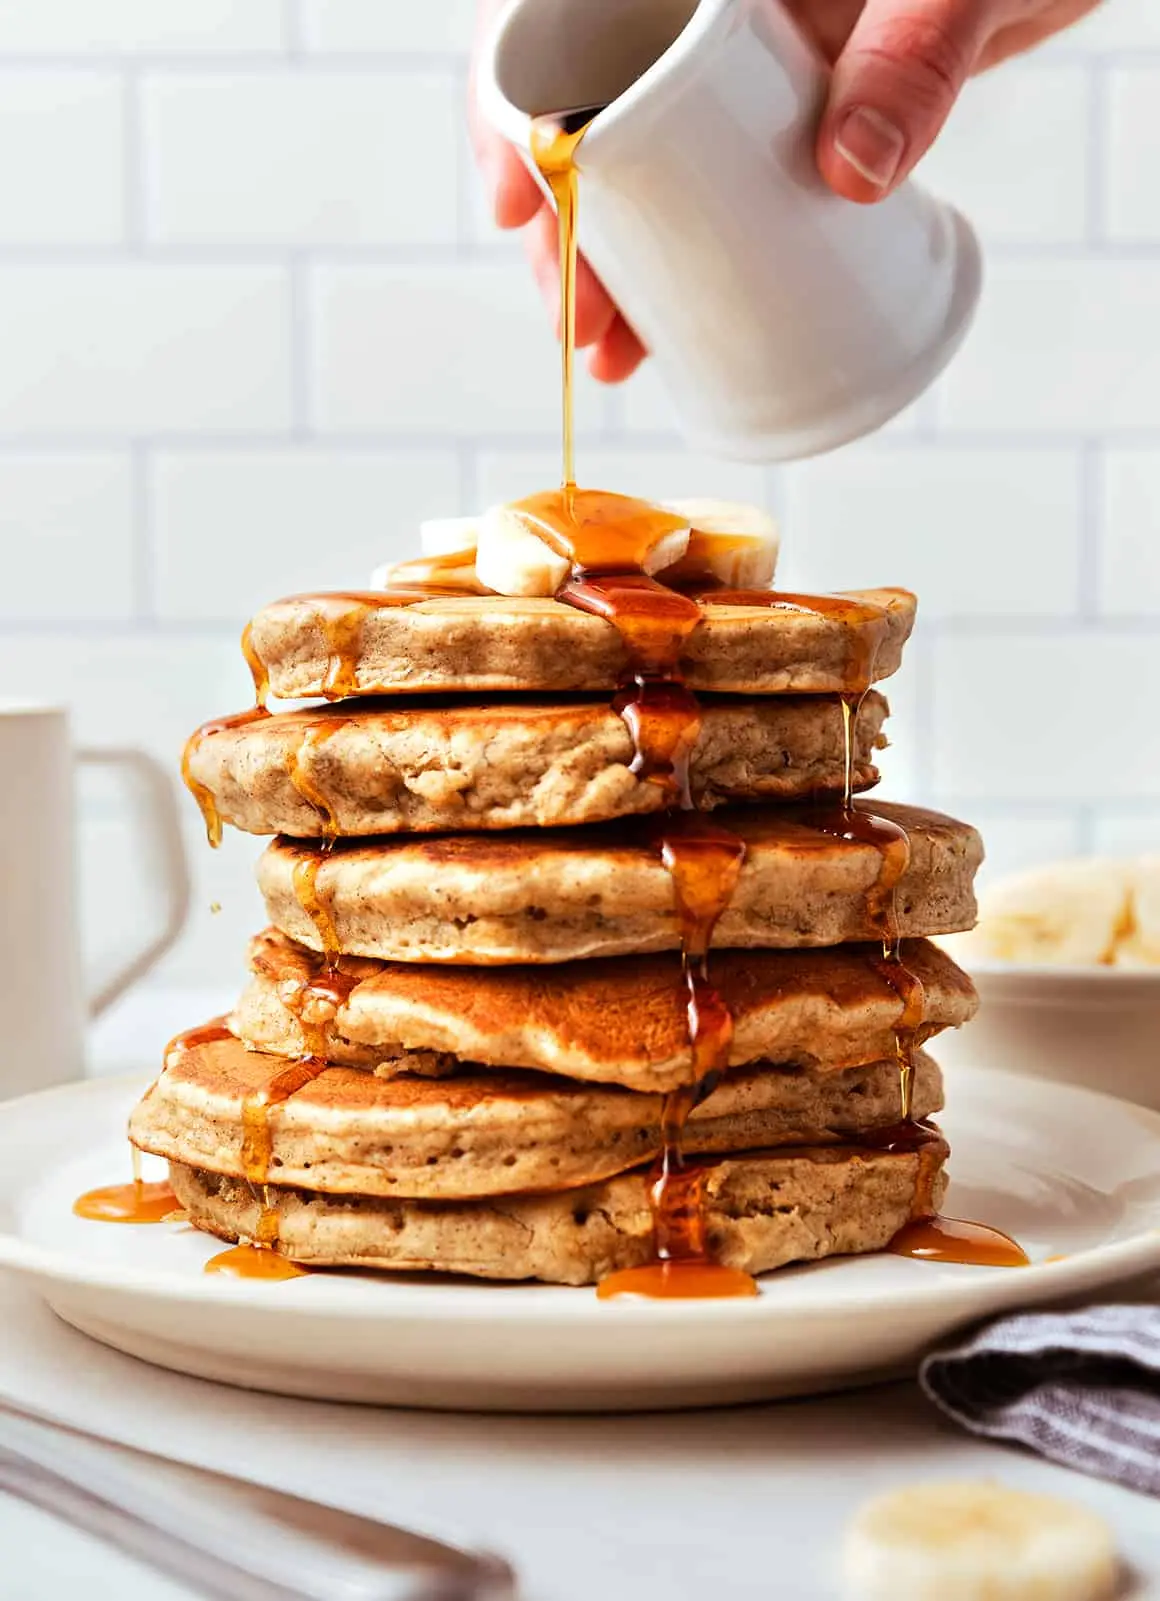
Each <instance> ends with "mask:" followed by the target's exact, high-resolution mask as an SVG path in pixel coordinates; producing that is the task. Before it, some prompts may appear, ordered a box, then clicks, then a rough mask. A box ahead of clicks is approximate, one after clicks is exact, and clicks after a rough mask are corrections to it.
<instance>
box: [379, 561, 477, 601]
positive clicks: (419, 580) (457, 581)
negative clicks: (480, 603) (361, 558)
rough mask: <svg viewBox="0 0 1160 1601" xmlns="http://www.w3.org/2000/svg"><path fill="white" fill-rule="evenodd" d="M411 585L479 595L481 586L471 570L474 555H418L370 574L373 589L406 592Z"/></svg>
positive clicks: (473, 569)
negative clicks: (426, 585)
mask: <svg viewBox="0 0 1160 1601" xmlns="http://www.w3.org/2000/svg"><path fill="white" fill-rule="evenodd" d="M412 584H430V585H432V586H433V587H434V588H437V589H462V590H463V591H464V592H465V593H466V594H470V595H475V594H479V593H480V590H481V585H480V582H479V578H478V575H477V574H476V570H475V555H474V552H473V551H470V550H464V551H455V552H453V553H452V554H451V555H447V556H419V557H416V559H415V560H414V561H394V562H387V563H386V564H385V565H384V566H382V567H376V568H375V570H374V572H373V573H372V574H371V586H372V588H374V589H393V588H400V589H406V588H407V587H408V586H409V585H412Z"/></svg>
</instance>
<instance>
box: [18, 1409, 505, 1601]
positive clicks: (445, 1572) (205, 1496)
mask: <svg viewBox="0 0 1160 1601" xmlns="http://www.w3.org/2000/svg"><path fill="white" fill-rule="evenodd" d="M0 1490H3V1491H5V1492H6V1493H8V1494H9V1495H14V1496H17V1497H19V1498H20V1499H21V1500H22V1501H25V1502H27V1503H29V1504H30V1505H32V1506H36V1507H39V1508H40V1509H41V1510H42V1511H45V1512H49V1513H52V1514H53V1515H54V1516H55V1517H59V1518H62V1519H63V1520H64V1521H65V1522H66V1523H68V1524H70V1525H72V1526H73V1527H74V1528H78V1529H81V1530H83V1531H84V1532H85V1533H87V1534H91V1535H95V1536H96V1537H97V1538H98V1539H100V1540H103V1541H104V1542H105V1543H106V1544H107V1545H111V1546H113V1547H115V1548H116V1549H117V1550H119V1551H122V1552H124V1553H125V1554H126V1555H128V1556H131V1557H134V1558H136V1559H137V1560H139V1561H141V1562H144V1563H145V1564H147V1565H148V1566H149V1567H151V1568H152V1569H154V1570H155V1571H156V1572H160V1573H165V1574H167V1575H168V1576H169V1577H171V1578H174V1579H176V1580H178V1581H179V1582H180V1583H184V1584H187V1585H189V1586H191V1587H194V1588H195V1590H196V1593H197V1594H198V1595H200V1596H204V1597H206V1598H208V1601H514V1597H515V1594H516V1592H515V1582H514V1576H513V1574H512V1572H511V1569H510V1568H509V1567H508V1566H507V1564H506V1563H505V1562H502V1561H501V1560H499V1559H498V1558H496V1557H489V1556H477V1555H474V1554H472V1553H469V1552H466V1551H459V1550H456V1549H455V1548H454V1547H452V1546H447V1545H443V1544H441V1543H440V1542H439V1541H437V1540H429V1539H427V1538H425V1537H424V1536H422V1535H418V1534H412V1533H410V1532H409V1531H408V1530H406V1529H400V1528H396V1527H394V1525H392V1524H389V1523H380V1522H378V1521H377V1520H376V1519H373V1518H365V1517H359V1516H358V1515H356V1514H355V1513H351V1512H342V1511H339V1510H337V1509H336V1508H333V1507H327V1506H322V1505H320V1504H319V1503H318V1502H315V1501H307V1500H304V1499H302V1498H301V1497H299V1496H295V1495H285V1494H283V1493H282V1492H281V1491H278V1490H270V1489H266V1488H264V1487H263V1486H261V1485H257V1484H251V1483H248V1482H247V1481H245V1480H243V1479H235V1478H232V1477H230V1476H229V1475H228V1474H224V1473H214V1472H209V1471H207V1470H205V1469H202V1468H195V1467H189V1466H186V1465H185V1464H182V1463H176V1462H170V1461H168V1460H166V1459H165V1458H163V1457H157V1456H153V1455H152V1454H150V1453H148V1452H145V1451H138V1450H135V1449H133V1448H132V1447H130V1446H125V1445H119V1444H115V1443H113V1442H111V1441H107V1440H102V1439H101V1438H100V1437H99V1436H97V1435H93V1434H87V1433H85V1432H83V1431H82V1430H79V1429H74V1428H71V1427H68V1426H66V1425H64V1424H61V1423H57V1422H56V1421H55V1420H53V1419H51V1418H48V1417H46V1416H44V1415H43V1414H40V1413H36V1412H32V1411H26V1410H25V1409H23V1408H21V1407H16V1406H14V1405H13V1404H12V1403H10V1402H0Z"/></svg>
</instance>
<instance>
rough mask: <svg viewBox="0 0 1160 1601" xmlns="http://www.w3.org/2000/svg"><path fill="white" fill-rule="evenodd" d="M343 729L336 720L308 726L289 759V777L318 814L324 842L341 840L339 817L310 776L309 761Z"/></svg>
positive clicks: (319, 786)
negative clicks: (339, 838)
mask: <svg viewBox="0 0 1160 1601" xmlns="http://www.w3.org/2000/svg"><path fill="white" fill-rule="evenodd" d="M341 727H342V724H341V723H340V722H339V721H338V720H337V719H335V718H330V719H324V720H321V721H319V722H317V723H307V725H306V727H305V729H304V731H303V735H302V738H301V740H300V741H299V742H298V745H297V746H296V747H292V748H291V749H290V751H289V752H288V754H287V757H286V776H287V777H288V778H289V780H290V782H291V784H292V785H293V786H294V790H295V792H296V793H297V794H298V795H300V796H301V797H302V799H303V800H304V801H305V802H306V804H307V805H308V806H309V807H311V808H312V809H313V811H315V812H316V813H317V814H318V821H319V827H320V832H321V834H322V838H323V839H325V840H334V839H337V838H338V818H337V816H336V815H335V812H334V807H333V805H332V804H331V801H330V797H329V796H328V795H327V793H326V791H325V790H324V789H323V788H322V786H321V784H319V782H318V780H317V778H316V777H313V776H312V775H311V771H310V766H311V763H310V758H313V757H314V756H316V755H317V753H318V752H319V751H320V750H321V749H322V747H323V746H324V745H325V744H326V742H327V741H328V740H330V739H333V738H334V735H335V734H336V733H337V732H338V730H339V729H340V728H341Z"/></svg>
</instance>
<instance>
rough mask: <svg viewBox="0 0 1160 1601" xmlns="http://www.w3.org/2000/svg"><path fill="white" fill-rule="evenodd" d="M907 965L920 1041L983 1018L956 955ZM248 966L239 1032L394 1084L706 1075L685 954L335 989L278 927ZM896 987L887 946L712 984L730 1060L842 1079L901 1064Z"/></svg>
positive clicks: (636, 1081) (724, 969)
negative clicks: (847, 1072)
mask: <svg viewBox="0 0 1160 1601" xmlns="http://www.w3.org/2000/svg"><path fill="white" fill-rule="evenodd" d="M901 956H902V961H903V963H904V967H905V971H906V972H907V973H908V974H912V975H913V976H914V977H915V978H917V979H918V980H919V983H920V985H921V989H922V992H923V1003H922V1015H921V1018H920V1019H919V1020H918V1022H917V1026H916V1029H915V1038H916V1041H917V1043H919V1044H921V1043H922V1042H923V1041H924V1040H927V1039H929V1038H931V1037H932V1036H933V1035H935V1034H937V1033H938V1032H939V1031H940V1030H941V1029H944V1028H955V1027H957V1026H958V1025H960V1024H962V1023H965V1022H967V1021H968V1020H969V1019H970V1018H971V1017H972V1016H973V1014H974V1012H975V1009H976V1004H977V1002H976V997H975V991H974V986H973V985H972V984H971V981H970V979H969V978H968V977H967V975H966V974H965V973H963V972H962V971H961V970H960V969H959V968H958V967H956V966H955V964H954V962H953V961H952V960H951V959H950V957H949V956H947V955H946V954H945V953H944V952H942V951H940V950H939V949H938V948H937V947H936V946H934V945H931V944H929V943H928V942H927V941H925V940H908V941H906V943H905V944H904V945H903V947H902V951H901ZM250 967H251V970H252V972H253V975H254V976H253V979H252V981H251V983H250V986H249V988H248V989H247V990H246V992H245V993H244V995H243V996H242V998H241V1000H240V1002H239V1003H238V1005H237V1006H236V1007H235V1009H234V1012H233V1016H232V1018H231V1027H232V1028H233V1030H234V1033H235V1034H237V1035H238V1037H239V1038H240V1039H242V1040H243V1041H245V1043H246V1044H247V1045H250V1046H251V1047H253V1048H255V1049H257V1050H260V1051H268V1052H272V1053H274V1054H276V1055H279V1056H288V1057H300V1056H302V1055H303V1054H305V1053H307V1052H309V1051H315V1052H317V1054H318V1055H320V1056H324V1057H325V1058H326V1059H327V1060H328V1061H331V1062H335V1063H341V1064H344V1065H346V1066H350V1067H359V1068H363V1069H367V1070H370V1071H377V1072H379V1073H380V1074H381V1075H382V1076H384V1077H390V1076H392V1075H393V1074H395V1073H399V1072H414V1071H416V1067H418V1070H419V1071H421V1072H431V1071H434V1072H436V1073H439V1072H446V1071H448V1070H453V1069H454V1068H455V1067H456V1066H457V1064H458V1063H459V1062H469V1063H472V1064H482V1065H484V1066H487V1067H518V1068H532V1069H536V1070H538V1071H540V1072H545V1073H554V1074H561V1075H564V1076H566V1077H568V1078H572V1079H581V1080H585V1081H589V1082H597V1083H609V1084H621V1085H624V1086H625V1087H627V1088H628V1089H632V1090H640V1091H654V1092H655V1091H664V1090H671V1089H676V1088H678V1087H679V1086H680V1085H681V1084H685V1083H687V1082H688V1081H689V1078H690V1077H691V1076H692V1060H691V1052H690V1049H689V1043H688V1041H689V1028H688V1018H687V1016H686V995H685V991H684V987H683V985H682V982H681V967H680V959H679V957H677V956H676V955H672V956H668V955H663V956H644V957H638V958H636V959H634V960H629V961H626V960H624V959H617V958H612V959H604V960H596V961H590V962H569V963H564V964H561V965H559V966H555V967H552V968H549V969H547V970H545V969H543V968H536V967H533V968H526V967H509V968H473V969H467V968H462V967H436V966H432V965H426V966H423V965H417V964H415V963H403V962H390V963H381V962H373V961H366V960H362V959H359V958H353V959H348V958H343V959H342V960H341V961H340V963H339V969H338V975H337V978H334V977H329V978H328V977H327V976H326V973H325V968H324V963H323V959H322V957H321V956H319V955H316V954H315V953H313V952H311V951H308V950H306V949H305V948H304V947H303V946H300V945H296V944H294V943H293V942H292V941H290V940H287V939H286V938H285V936H284V935H281V934H278V933H277V932H276V931H274V930H273V929H269V930H267V931H266V932H265V933H264V934H260V935H259V936H258V937H257V938H256V939H255V940H254V941H253V942H252V944H251V946H250ZM890 977H891V970H890V969H889V968H884V967H883V963H882V955H881V947H880V946H878V945H870V946H865V945H862V946H858V945H850V946H838V947H836V948H834V949H831V950H816V951H747V952H740V951H721V952H719V953H718V954H717V955H716V956H715V957H714V960H713V984H714V987H715V988H716V989H717V990H719V991H720V993H721V995H722V997H723V999H724V1000H725V1002H726V1004H727V1006H728V1008H729V1011H730V1013H731V1014H732V1017H733V1020H734V1026H733V1041H732V1049H731V1053H730V1065H731V1066H732V1067H734V1068H737V1067H743V1066H745V1065H746V1064H749V1063H752V1062H777V1063H779V1064H794V1065H797V1066H802V1067H809V1068H811V1069H814V1070H817V1071H820V1072H826V1073H829V1072H835V1071H837V1070H838V1069H840V1068H844V1067H849V1066H851V1065H854V1064H857V1063H863V1062H873V1061H875V1060H878V1059H881V1058H886V1057H889V1056H891V1055H892V1054H893V1052H894V1049H895V1037H894V1030H895V1028H896V1027H897V1026H898V1024H899V1022H900V1020H901V1018H902V1015H903V1002H902V999H901V997H900V995H899V993H898V991H897V990H896V989H895V988H894V987H892V985H891V983H890ZM304 1025H305V1026H304Z"/></svg>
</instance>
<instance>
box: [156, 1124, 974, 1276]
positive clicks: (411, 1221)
mask: <svg viewBox="0 0 1160 1601" xmlns="http://www.w3.org/2000/svg"><path fill="white" fill-rule="evenodd" d="M945 1157H946V1148H945V1146H943V1145H941V1144H937V1145H932V1146H928V1147H926V1148H925V1149H924V1150H923V1152H922V1153H921V1154H917V1155H911V1154H893V1153H891V1154H886V1153H884V1152H876V1151H870V1150H859V1151H852V1150H849V1149H847V1148H845V1147H829V1148H827V1147H819V1148H815V1149H812V1150H803V1151H797V1152H790V1153H786V1152H767V1153H761V1154H758V1155H751V1156H729V1157H726V1158H724V1159H723V1160H721V1161H719V1162H716V1163H714V1165H713V1166H712V1167H711V1168H710V1169H709V1171H708V1173H707V1174H706V1181H705V1188H704V1197H705V1209H706V1214H707V1219H706V1220H707V1225H708V1239H709V1248H710V1250H711V1252H712V1254H713V1256H714V1258H715V1259H716V1260H718V1261H722V1262H724V1263H726V1264H727V1265H728V1266H729V1267H735V1268H741V1269H743V1270H744V1271H746V1272H749V1273H767V1272H769V1271H770V1270H771V1269H773V1268H778V1267H784V1266H785V1265H786V1264H788V1263H790V1262H812V1261H817V1260H818V1259H819V1258H821V1257H826V1256H838V1255H852V1254H855V1253H859V1252H867V1251H880V1250H882V1249H884V1248H885V1247H886V1246H887V1245H888V1244H889V1243H890V1241H891V1240H892V1239H893V1238H894V1236H895V1234H897V1233H898V1231H899V1229H901V1228H902V1227H903V1225H904V1224H906V1223H907V1222H908V1221H909V1220H910V1216H911V1213H912V1210H913V1208H914V1204H915V1196H916V1193H917V1191H918V1188H919V1170H920V1164H921V1165H922V1166H923V1167H924V1168H925V1173H924V1187H925V1177H926V1175H927V1174H930V1171H931V1166H932V1165H934V1164H937V1171H936V1172H935V1174H934V1175H933V1187H932V1188H933V1193H932V1199H933V1202H934V1204H935V1205H936V1206H937V1205H939V1204H940V1202H941V1200H942V1197H943V1194H944V1192H945V1189H946V1179H945V1175H944V1173H943V1172H942V1164H943V1162H944V1161H945ZM169 1171H170V1180H171V1183H172V1185H173V1189H174V1191H175V1193H176V1195H177V1197H178V1200H179V1201H180V1203H181V1205H182V1206H183V1207H184V1208H185V1210H186V1211H187V1213H188V1214H189V1218H190V1221H191V1222H192V1223H193V1224H194V1225H195V1227H197V1228H199V1229H204V1230H206V1231H207V1232H209V1233H211V1234H216V1235H218V1236H219V1237H220V1238H222V1239H225V1240H237V1239H241V1240H250V1241H252V1240H254V1239H255V1238H256V1236H257V1229H258V1219H259V1216H260V1215H261V1210H262V1208H261V1203H260V1202H259V1200H258V1197H257V1196H256V1195H255V1193H254V1191H253V1190H252V1188H251V1187H250V1186H249V1185H248V1184H246V1183H244V1182H241V1181H239V1180H238V1179H236V1178H233V1177H228V1176H223V1175H218V1174H213V1173H209V1172H205V1171H202V1170H199V1169H197V1168H193V1167H187V1166H184V1165H183V1164H181V1163H177V1162H174V1163H171V1164H170V1169H169ZM648 1184H649V1177H648V1174H647V1172H646V1171H641V1170H637V1171H635V1172H631V1173H624V1174H621V1175H619V1176H618V1177H616V1178H613V1179H609V1180H607V1181H606V1182H605V1183H603V1184H597V1185H589V1186H585V1187H583V1188H578V1189H573V1190H566V1191H563V1192H562V1193H558V1194H554V1195H519V1196H507V1197H505V1198H504V1199H503V1200H502V1201H498V1200H490V1201H489V1200H477V1201H461V1202H448V1201H444V1202H438V1201H401V1200H396V1201H390V1200H384V1199H381V1198H379V1197H366V1196H345V1197H343V1198H342V1199H341V1200H332V1199H330V1198H328V1197H327V1196H325V1195H320V1194H318V1193H316V1192H312V1191H310V1190H308V1189H279V1188H277V1187H275V1186H272V1185H271V1186H269V1187H267V1189H266V1192H265V1194H266V1198H267V1201H268V1203H269V1206H270V1208H271V1210H272V1211H273V1212H274V1213H275V1214H276V1216H277V1221H278V1229H279V1247H278V1248H279V1250H280V1251H281V1252H282V1253H283V1254H284V1255H286V1256H288V1257H291V1258H292V1259H293V1260H294V1261H296V1262H301V1263H304V1264H307V1265H315V1266H319V1267H323V1266H327V1267H362V1268H385V1269H389V1270H393V1271H400V1272H402V1271H412V1270H415V1269H435V1270H439V1271H442V1272H447V1273H469V1274H472V1275H474V1276H475V1277H477V1278H484V1279H542V1280H544V1281H546V1282H548V1283H551V1284H593V1283H596V1282H598V1281H599V1280H600V1279H602V1278H604V1277H605V1276H606V1275H607V1274H608V1273H611V1272H614V1271H615V1270H616V1269H618V1268H626V1267H638V1266H640V1265H641V1264H642V1263H644V1262H646V1261H648V1259H649V1257H650V1255H651V1253H652V1219H651V1216H650V1213H649V1207H648Z"/></svg>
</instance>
